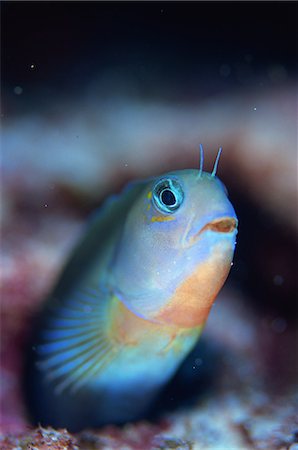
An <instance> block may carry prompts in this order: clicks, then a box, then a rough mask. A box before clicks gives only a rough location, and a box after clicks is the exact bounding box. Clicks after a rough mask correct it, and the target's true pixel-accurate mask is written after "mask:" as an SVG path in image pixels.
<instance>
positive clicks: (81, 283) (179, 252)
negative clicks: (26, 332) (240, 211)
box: [27, 169, 237, 431]
mask: <svg viewBox="0 0 298 450" xmlns="http://www.w3.org/2000/svg"><path fill="white" fill-rule="evenodd" d="M236 234H237V217H236V214H235V211H234V208H233V206H232V205H231V203H230V201H229V200H228V198H227V195H226V190H225V188H224V186H223V184H222V183H221V182H220V180H219V179H218V178H217V177H216V176H215V173H213V174H209V173H207V172H203V171H198V170H194V169H186V170H182V171H176V172H169V173H166V174H163V175H161V176H158V177H154V178H151V179H148V180H144V181H142V182H137V183H133V184H132V185H130V186H129V187H128V188H126V189H125V190H124V192H123V193H122V194H120V195H119V196H115V197H113V198H112V199H109V200H108V201H107V202H106V204H105V205H104V206H103V208H102V210H101V211H100V212H97V213H96V214H95V215H94V216H93V217H92V218H91V220H90V222H89V224H88V226H87V228H86V231H85V233H84V236H83V238H82V240H81V242H80V243H79V244H78V246H77V248H76V249H75V250H74V252H73V254H72V255H71V257H70V259H69V261H68V263H67V264H66V266H65V269H64V271H63V273H62V275H61V277H60V280H59V281H58V283H57V286H56V287H55V288H54V290H53V292H52V293H51V294H50V296H49V299H48V301H47V303H46V306H45V308H44V310H43V311H42V313H41V315H40V317H39V319H38V322H39V323H38V326H37V327H36V330H35V335H34V338H33V349H32V351H31V354H30V358H29V359H28V370H27V385H29V386H30V389H29V390H28V391H29V393H28V396H29V403H30V406H31V414H32V417H33V420H34V421H35V422H39V423H41V424H42V425H51V426H55V427H67V428H69V429H70V430H73V431H77V430H80V429H82V428H84V427H92V426H93V427H97V426H101V425H105V424H109V423H124V422H127V421H131V420H136V419H139V418H141V417H142V416H143V415H144V414H145V413H146V412H147V411H148V409H149V408H150V406H151V404H152V402H153V401H154V399H155V398H156V396H157V395H158V393H159V392H160V390H161V388H162V387H163V386H164V385H165V383H166V382H167V381H168V380H169V379H170V378H171V377H172V376H173V374H174V373H175V372H176V370H177V368H178V367H179V365H180V364H181V362H182V361H183V360H184V358H185V357H186V355H187V354H188V353H189V352H190V351H191V349H192V348H193V347H194V345H195V344H196V342H197V340H198V338H199V336H200V334H201V331H202V329H203V327H204V324H205V322H206V319H207V317H208V314H209V311H210V309H211V307H212V304H213V302H214V300H215V297H216V295H217V294H218V292H219V290H220V289H221V287H222V285H223V283H224V281H225V279H226V277H227V275H228V273H229V270H230V267H231V263H232V258H233V253H234V247H235V239H236Z"/></svg>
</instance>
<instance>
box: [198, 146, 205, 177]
mask: <svg viewBox="0 0 298 450" xmlns="http://www.w3.org/2000/svg"><path fill="white" fill-rule="evenodd" d="M203 167H204V149H203V145H202V144H200V170H199V175H198V178H200V177H201V176H202V173H203Z"/></svg>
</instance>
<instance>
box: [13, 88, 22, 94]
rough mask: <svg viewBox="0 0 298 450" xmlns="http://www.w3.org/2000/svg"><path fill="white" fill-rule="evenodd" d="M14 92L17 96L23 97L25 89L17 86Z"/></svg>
mask: <svg viewBox="0 0 298 450" xmlns="http://www.w3.org/2000/svg"><path fill="white" fill-rule="evenodd" d="M13 92H14V93H15V94H16V95H21V94H22V93H23V88H22V87H21V86H15V88H14V90H13Z"/></svg>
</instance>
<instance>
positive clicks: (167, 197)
mask: <svg viewBox="0 0 298 450" xmlns="http://www.w3.org/2000/svg"><path fill="white" fill-rule="evenodd" d="M161 201H162V203H163V204H164V205H167V206H173V205H175V203H176V197H175V195H174V193H173V192H172V191H170V189H164V190H163V191H162V193H161Z"/></svg>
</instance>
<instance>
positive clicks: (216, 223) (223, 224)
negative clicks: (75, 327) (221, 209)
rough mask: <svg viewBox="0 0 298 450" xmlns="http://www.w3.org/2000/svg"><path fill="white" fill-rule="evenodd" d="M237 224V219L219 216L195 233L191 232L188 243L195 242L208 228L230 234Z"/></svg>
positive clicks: (215, 231)
mask: <svg viewBox="0 0 298 450" xmlns="http://www.w3.org/2000/svg"><path fill="white" fill-rule="evenodd" d="M237 225H238V221H237V219H235V218H233V217H221V218H220V219H214V220H212V221H211V222H208V223H207V224H206V225H204V226H203V227H202V228H201V229H200V230H199V231H198V232H197V233H195V234H193V235H192V236H191V237H190V239H189V243H190V244H193V243H195V242H197V241H198V240H199V239H200V237H201V235H202V234H203V233H204V232H205V231H208V230H210V231H213V232H214V233H221V234H226V235H229V234H232V233H233V232H234V231H235V230H236V229H237Z"/></svg>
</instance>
